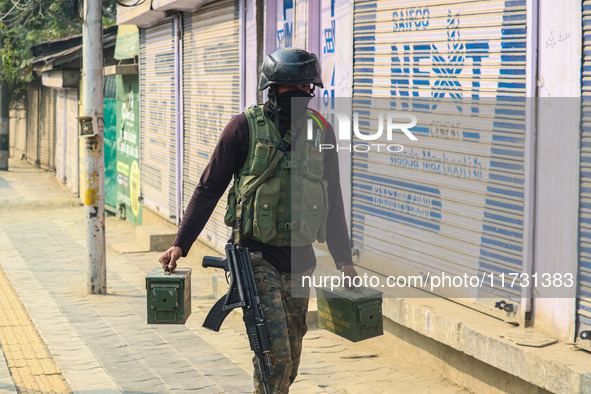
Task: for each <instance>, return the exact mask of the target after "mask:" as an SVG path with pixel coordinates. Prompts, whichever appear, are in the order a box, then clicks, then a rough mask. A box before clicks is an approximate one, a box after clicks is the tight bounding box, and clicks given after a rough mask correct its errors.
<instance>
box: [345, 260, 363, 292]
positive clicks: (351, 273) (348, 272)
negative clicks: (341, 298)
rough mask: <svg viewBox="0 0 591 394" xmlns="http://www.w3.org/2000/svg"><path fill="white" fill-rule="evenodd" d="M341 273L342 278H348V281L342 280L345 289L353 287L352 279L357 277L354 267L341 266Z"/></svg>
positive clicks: (349, 265) (348, 265)
mask: <svg viewBox="0 0 591 394" xmlns="http://www.w3.org/2000/svg"><path fill="white" fill-rule="evenodd" d="M341 272H342V273H343V276H344V277H346V278H349V280H344V282H345V283H344V284H345V287H347V288H348V289H351V288H353V287H355V286H354V283H353V279H354V278H355V277H356V276H359V274H358V273H357V270H356V269H355V267H354V266H352V265H351V264H347V265H343V266H342V267H341Z"/></svg>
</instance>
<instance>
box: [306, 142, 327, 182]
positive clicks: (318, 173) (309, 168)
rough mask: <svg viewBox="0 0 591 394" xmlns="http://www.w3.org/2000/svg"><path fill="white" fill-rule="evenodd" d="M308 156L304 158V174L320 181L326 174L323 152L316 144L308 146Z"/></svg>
mask: <svg viewBox="0 0 591 394" xmlns="http://www.w3.org/2000/svg"><path fill="white" fill-rule="evenodd" d="M306 149H307V155H306V156H307V157H305V158H304V162H303V167H304V175H305V176H306V178H308V179H312V180H315V181H319V180H321V179H322V176H323V175H324V162H323V157H322V152H320V151H319V150H318V148H316V147H315V146H313V145H311V146H309V147H307V148H306Z"/></svg>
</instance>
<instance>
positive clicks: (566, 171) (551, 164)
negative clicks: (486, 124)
mask: <svg viewBox="0 0 591 394" xmlns="http://www.w3.org/2000/svg"><path fill="white" fill-rule="evenodd" d="M557 5H558V4H557V2H556V1H553V0H541V1H540V3H539V20H538V26H539V35H538V95H539V97H540V99H539V100H538V101H539V104H540V105H539V107H538V119H537V134H536V138H537V145H536V147H537V164H536V196H535V197H536V213H535V229H536V230H535V231H536V234H535V238H534V242H535V243H534V271H537V272H538V273H539V274H542V273H551V274H554V273H557V272H559V273H565V272H571V273H573V274H575V278H576V272H577V264H578V239H577V237H578V215H579V212H578V210H579V156H580V152H579V139H580V128H579V123H580V112H579V108H578V106H577V105H574V104H576V103H575V102H574V101H575V100H576V99H570V100H567V99H565V97H579V96H580V92H581V86H580V78H581V48H582V32H581V23H582V21H581V18H582V15H581V2H580V1H574V0H573V1H561V2H560V3H559V5H558V6H557ZM539 291H540V292H541V294H540V295H542V296H543V295H546V296H548V298H534V304H533V319H534V320H533V321H534V326H535V327H536V328H540V329H543V330H545V331H547V332H550V333H551V334H553V335H555V336H557V337H558V338H560V339H563V340H572V338H573V335H574V334H573V333H574V318H575V299H574V297H575V295H576V287H573V288H571V289H569V290H568V297H565V294H564V293H563V294H560V295H559V297H556V294H553V293H551V292H549V291H548V290H544V289H543V288H541V289H540V290H539Z"/></svg>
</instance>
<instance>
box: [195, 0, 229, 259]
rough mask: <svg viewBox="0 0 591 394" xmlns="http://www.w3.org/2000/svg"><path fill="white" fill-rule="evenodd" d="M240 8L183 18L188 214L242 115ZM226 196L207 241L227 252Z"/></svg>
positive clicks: (220, 4) (224, 4)
mask: <svg viewBox="0 0 591 394" xmlns="http://www.w3.org/2000/svg"><path fill="white" fill-rule="evenodd" d="M238 15H239V5H238V1H235V0H224V1H216V2H213V3H210V4H208V5H206V6H204V7H202V8H199V10H197V12H195V13H192V14H185V15H184V16H183V25H184V27H183V29H184V33H183V119H184V127H183V134H184V135H183V210H184V209H185V208H186V207H187V205H188V203H189V200H190V199H191V196H192V194H193V191H194V190H195V187H196V186H197V183H198V182H199V178H200V176H201V174H202V173H203V170H204V169H205V166H206V165H207V163H208V162H209V158H210V156H211V153H212V152H213V149H214V147H215V145H216V143H217V141H218V139H219V136H220V134H221V132H222V130H223V129H224V127H225V125H226V124H227V123H228V121H229V120H230V119H231V117H232V116H233V115H236V114H238V113H239V112H240V110H241V108H240V95H241V92H240V71H239V70H240V69H239V67H240V63H239V55H240V50H239V20H238ZM225 206H226V196H225V195H224V197H222V199H221V200H220V202H219V204H218V205H217V207H216V208H215V211H214V213H213V215H212V217H211V219H210V220H209V222H208V224H207V226H206V227H205V229H204V231H203V233H202V235H201V238H200V239H201V240H203V241H205V242H207V243H209V244H210V245H211V246H213V247H215V248H217V249H219V250H223V248H224V245H225V243H226V242H227V240H228V237H229V233H230V231H229V229H228V227H226V226H225V224H224V221H223V217H224V210H225Z"/></svg>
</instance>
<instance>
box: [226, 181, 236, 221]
mask: <svg viewBox="0 0 591 394" xmlns="http://www.w3.org/2000/svg"><path fill="white" fill-rule="evenodd" d="M235 223H236V184H235V183H234V184H233V185H232V187H231V188H230V191H228V205H226V213H225V214H224V224H225V225H226V226H228V227H234V224H235Z"/></svg>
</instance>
